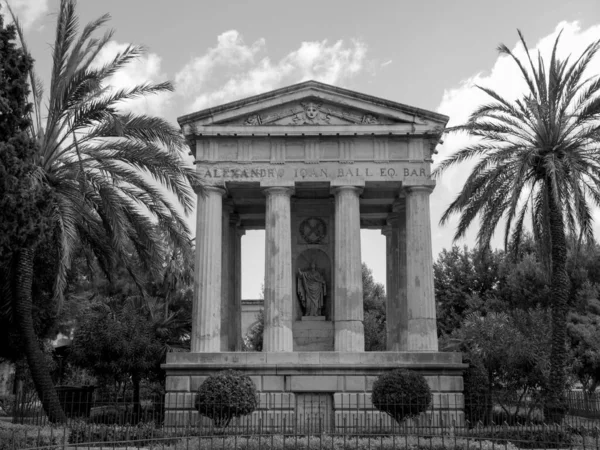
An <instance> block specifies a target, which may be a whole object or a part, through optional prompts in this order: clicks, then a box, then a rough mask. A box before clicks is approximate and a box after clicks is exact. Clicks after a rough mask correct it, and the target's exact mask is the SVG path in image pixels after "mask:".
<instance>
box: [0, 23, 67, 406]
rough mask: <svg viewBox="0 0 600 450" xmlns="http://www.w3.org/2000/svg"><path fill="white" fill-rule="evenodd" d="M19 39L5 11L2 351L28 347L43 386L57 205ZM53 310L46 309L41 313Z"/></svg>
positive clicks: (0, 173)
mask: <svg viewBox="0 0 600 450" xmlns="http://www.w3.org/2000/svg"><path fill="white" fill-rule="evenodd" d="M15 38H16V29H15V27H14V26H13V25H9V26H7V27H5V26H4V20H3V17H2V16H1V15H0V288H1V289H2V295H1V296H0V308H1V310H0V311H1V313H0V324H2V327H1V328H2V331H1V332H0V336H2V338H3V342H4V345H3V346H2V347H3V350H2V352H1V353H2V357H5V358H8V359H10V360H13V361H15V360H17V359H19V358H20V357H21V356H22V354H23V352H25V354H26V355H27V358H28V361H29V362H31V361H34V360H35V361H38V362H39V364H38V365H37V366H30V372H31V376H32V377H33V381H34V382H35V385H36V387H38V388H39V390H42V389H52V379H51V377H50V375H49V373H48V371H47V369H46V367H45V366H44V362H45V357H44V353H43V351H42V349H41V347H40V342H39V341H38V339H37V337H36V335H35V333H34V329H35V328H34V327H35V326H36V324H35V323H34V304H33V302H32V300H31V294H32V290H33V286H34V283H33V271H34V268H35V262H36V260H35V259H34V251H35V249H36V248H37V247H38V245H39V244H40V242H43V241H44V240H49V239H50V236H51V228H52V222H51V220H50V217H51V216H52V211H53V209H54V205H55V204H54V196H53V195H52V192H51V190H50V189H49V188H48V187H47V186H46V185H45V183H44V180H43V176H42V174H41V173H40V172H39V170H38V166H37V153H38V150H39V148H38V147H37V145H36V142H35V140H34V139H32V138H31V137H30V136H28V134H27V132H26V130H27V128H28V126H29V125H30V121H29V117H28V116H29V113H30V112H31V104H29V103H28V101H27V95H28V93H29V87H28V85H27V76H28V71H29V69H30V68H31V66H32V64H33V61H32V59H31V58H30V57H29V56H28V55H27V54H26V52H24V51H23V50H22V49H20V48H18V47H17V46H16V45H15V42H14V40H15ZM39 260H40V258H38V264H39ZM24 261H28V264H25V263H24ZM38 267H39V265H38ZM46 269H48V268H47V267H46ZM48 272H50V273H51V272H52V271H51V270H49V271H48ZM42 276H43V275H42ZM43 284H44V283H43V280H39V281H38V282H37V283H36V287H37V288H38V290H39V289H40V287H42V286H43ZM19 300H23V301H19ZM36 306H37V308H36V309H37V312H40V310H43V309H44V308H43V305H40V303H37V304H36ZM47 312H48V310H45V311H41V314H36V318H37V319H40V318H41V317H43V315H44V313H47ZM41 322H42V323H43V322H44V321H43V320H42V321H41ZM38 324H39V320H38ZM41 331H44V330H43V329H41ZM7 344H8V345H7ZM50 395H53V398H52V399H53V400H54V402H55V406H54V408H53V411H54V412H55V413H57V414H60V406H59V405H58V397H57V396H56V393H53V394H50Z"/></svg>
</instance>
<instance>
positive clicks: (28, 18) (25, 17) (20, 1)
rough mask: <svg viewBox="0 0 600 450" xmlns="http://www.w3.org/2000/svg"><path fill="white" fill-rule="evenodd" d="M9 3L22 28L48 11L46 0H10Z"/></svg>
mask: <svg viewBox="0 0 600 450" xmlns="http://www.w3.org/2000/svg"><path fill="white" fill-rule="evenodd" d="M9 4H10V7H11V8H12V10H13V12H14V13H15V15H16V16H17V17H18V19H19V21H20V22H21V24H22V25H23V28H24V29H27V28H29V27H31V26H32V25H33V24H34V22H35V21H37V20H38V19H39V18H40V17H42V16H43V15H44V14H46V13H47V12H48V0H10V2H9Z"/></svg>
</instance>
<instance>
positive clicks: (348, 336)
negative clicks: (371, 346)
mask: <svg viewBox="0 0 600 450" xmlns="http://www.w3.org/2000/svg"><path fill="white" fill-rule="evenodd" d="M334 326H335V342H334V347H335V351H336V352H364V351H365V328H364V326H363V323H362V321H360V320H338V321H337V322H335V325H334Z"/></svg>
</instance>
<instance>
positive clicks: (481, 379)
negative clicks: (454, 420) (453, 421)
mask: <svg viewBox="0 0 600 450" xmlns="http://www.w3.org/2000/svg"><path fill="white" fill-rule="evenodd" d="M464 362H465V363H468V364H469V367H468V368H467V370H465V372H464V374H463V386H464V389H463V395H464V399H465V420H467V421H468V423H469V425H470V426H474V425H475V424H477V423H479V422H482V423H487V422H488V419H489V418H490V416H491V410H492V406H493V405H492V399H491V398H490V395H489V384H490V381H489V378H488V373H487V370H486V368H485V366H484V365H483V364H482V363H481V362H480V361H478V360H475V361H470V360H469V358H468V355H467V358H464Z"/></svg>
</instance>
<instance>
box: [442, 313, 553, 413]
mask: <svg viewBox="0 0 600 450" xmlns="http://www.w3.org/2000/svg"><path fill="white" fill-rule="evenodd" d="M546 323H547V317H546V313H545V311H544V310H542V309H538V310H530V311H527V313H526V314H524V313H523V312H518V313H516V314H514V315H513V314H506V313H503V312H498V313H496V312H490V313H488V314H486V315H482V314H478V313H471V314H469V315H468V316H467V317H466V318H465V320H464V322H463V326H462V328H460V329H458V330H456V331H455V332H454V333H453V337H455V338H456V339H457V340H458V341H459V342H460V346H459V349H460V350H462V351H463V352H465V353H466V354H467V359H468V360H469V361H470V362H471V363H472V365H479V364H481V365H482V366H483V368H484V369H485V371H486V372H487V374H486V379H487V381H488V386H487V392H486V394H485V396H484V397H485V398H486V399H493V400H494V401H495V402H496V403H498V404H499V405H500V406H501V407H502V408H503V409H504V411H505V413H506V415H507V416H509V417H510V416H513V417H516V416H518V415H519V412H520V410H521V409H522V408H527V410H528V415H530V414H531V413H532V411H533V406H535V404H536V402H535V401H536V400H538V399H537V397H536V395H537V393H538V392H539V391H540V389H542V388H545V387H546V385H547V372H548V357H549V355H548V351H547V350H546V349H547V347H548V342H549V340H550V337H549V330H548V327H547V326H546ZM480 394H481V392H480ZM528 397H529V399H528ZM531 400H533V402H532V401H531ZM512 405H516V410H515V411H511V410H510V406H512ZM486 410H487V411H488V412H489V413H490V414H491V409H487V408H486ZM487 420H488V421H491V420H492V419H491V417H488V418H487Z"/></svg>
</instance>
